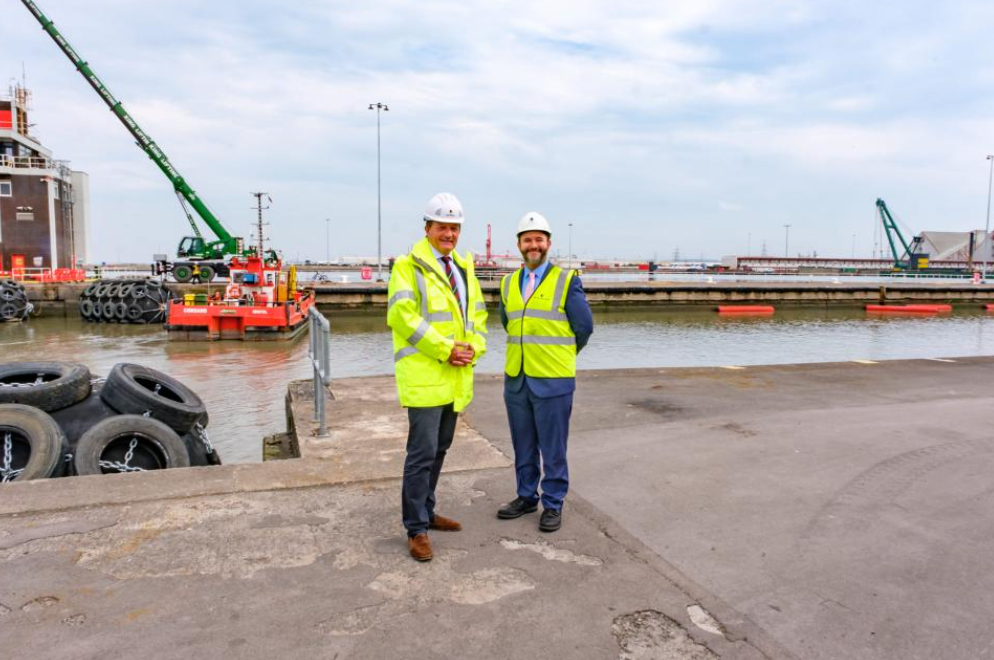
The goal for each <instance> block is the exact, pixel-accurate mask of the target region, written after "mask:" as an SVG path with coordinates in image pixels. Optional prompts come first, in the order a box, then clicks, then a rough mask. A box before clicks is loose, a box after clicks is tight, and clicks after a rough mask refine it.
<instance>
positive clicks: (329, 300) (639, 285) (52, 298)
mask: <svg viewBox="0 0 994 660" xmlns="http://www.w3.org/2000/svg"><path fill="white" fill-rule="evenodd" d="M26 286H27V289H28V296H29V298H30V299H31V301H32V302H33V303H34V304H35V306H36V307H38V308H39V310H40V312H41V313H42V314H45V315H51V316H59V315H75V314H76V313H77V312H76V304H77V302H78V300H79V296H80V294H81V293H82V291H83V289H84V288H86V286H87V284H86V283H62V284H56V283H45V284H35V283H29V284H27V285H26ZM220 287H223V284H222V285H211V286H209V287H208V286H207V285H203V284H175V283H173V284H170V285H169V288H170V289H172V290H174V291H176V292H177V293H179V294H180V295H183V294H186V293H210V292H213V291H214V290H217V289H219V288H220ZM481 288H482V289H483V295H484V298H485V299H486V300H487V303H488V304H491V305H494V306H495V305H496V304H497V300H498V296H499V292H498V283H497V282H496V281H493V282H481ZM307 289H308V290H310V291H313V292H314V295H315V298H316V300H317V304H318V307H319V308H321V309H376V308H385V307H386V304H387V286H386V283H381V282H357V283H320V284H316V285H311V286H308V287H307ZM584 289H585V290H586V292H587V299H588V300H589V301H590V303H591V304H592V305H595V306H614V305H633V306H634V305H663V306H672V307H676V308H679V307H693V306H698V307H706V306H713V305H726V304H763V305H797V306H833V305H837V306H862V305H865V304H909V303H926V302H927V303H948V304H977V305H981V304H991V303H994V284H972V283H958V282H952V283H950V282H893V283H890V282H888V283H884V284H880V283H874V282H842V283H834V282H832V283H825V282H586V283H585V284H584Z"/></svg>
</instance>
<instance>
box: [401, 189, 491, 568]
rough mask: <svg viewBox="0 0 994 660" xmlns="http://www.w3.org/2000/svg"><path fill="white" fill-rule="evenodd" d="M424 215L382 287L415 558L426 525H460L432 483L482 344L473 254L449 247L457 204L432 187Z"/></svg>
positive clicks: (424, 551)
mask: <svg viewBox="0 0 994 660" xmlns="http://www.w3.org/2000/svg"><path fill="white" fill-rule="evenodd" d="M424 222H425V238H424V239H422V240H421V241H419V242H418V243H416V244H415V245H414V248H413V249H412V250H411V252H410V254H406V255H404V256H402V257H400V258H398V259H397V261H396V262H395V263H394V265H393V270H392V272H391V274H390V286H389V289H388V293H387V295H388V297H389V301H388V307H387V325H389V326H390V329H391V330H392V331H393V361H394V371H395V374H396V378H397V394H398V396H399V397H400V405H402V406H404V407H405V408H407V417H408V423H409V427H408V435H407V458H406V460H405V462H404V482H403V487H402V494H401V497H402V502H403V506H402V509H403V521H404V527H405V529H406V530H407V539H408V540H407V546H408V551H409V552H410V553H411V556H412V557H414V558H415V559H417V560H418V561H428V560H430V559H431V557H432V549H431V542H430V541H429V539H428V530H429V529H434V530H440V531H453V532H455V531H459V530H460V529H462V526H461V525H460V524H459V523H458V522H456V521H455V520H452V519H451V518H446V517H444V516H440V515H438V514H436V513H435V486H436V485H437V484H438V475H439V473H440V472H441V471H442V462H443V461H444V460H445V453H446V451H448V449H449V446H450V445H451V444H452V437H453V435H454V434H455V430H456V418H457V417H458V414H459V412H460V411H461V410H462V409H464V408H465V407H466V406H467V405H469V402H470V401H471V400H472V398H473V365H475V364H476V361H477V360H478V359H480V356H482V355H483V353H484V352H485V351H486V348H487V343H486V332H487V306H486V304H485V303H484V301H483V293H482V292H481V291H480V283H479V282H478V281H477V279H476V275H475V274H474V271H473V256H472V255H471V254H470V253H468V252H467V253H466V256H464V257H461V256H459V254H458V253H456V243H457V242H458V241H459V232H460V229H461V228H462V222H463V209H462V204H460V202H459V200H458V199H456V197H455V195H452V194H450V193H439V194H437V195H435V196H434V197H432V198H431V199H430V200H429V201H428V207H427V208H426V209H425V213H424Z"/></svg>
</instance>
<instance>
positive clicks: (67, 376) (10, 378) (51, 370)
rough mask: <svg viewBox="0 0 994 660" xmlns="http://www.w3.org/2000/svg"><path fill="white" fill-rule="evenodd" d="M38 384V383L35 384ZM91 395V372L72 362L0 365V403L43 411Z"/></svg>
mask: <svg viewBox="0 0 994 660" xmlns="http://www.w3.org/2000/svg"><path fill="white" fill-rule="evenodd" d="M39 380H40V381H41V382H38V381H39ZM89 393H90V370H89V369H87V368H86V367H85V366H84V365H82V364H75V363H72V362H8V363H7V364H0V403H23V404H24V405H26V406H34V407H35V408H40V409H42V410H44V411H45V412H51V411H53V410H59V409H61V408H65V407H66V406H71V405H73V404H74V403H79V402H80V401H82V400H83V399H85V398H86V397H87V395H89Z"/></svg>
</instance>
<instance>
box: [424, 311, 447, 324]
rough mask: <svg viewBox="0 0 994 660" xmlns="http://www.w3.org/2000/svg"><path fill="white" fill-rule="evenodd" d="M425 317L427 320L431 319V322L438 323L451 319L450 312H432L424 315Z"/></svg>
mask: <svg viewBox="0 0 994 660" xmlns="http://www.w3.org/2000/svg"><path fill="white" fill-rule="evenodd" d="M425 318H426V319H428V320H429V321H431V322H432V323H440V322H442V321H451V320H452V312H432V313H430V314H429V315H428V316H426V317H425Z"/></svg>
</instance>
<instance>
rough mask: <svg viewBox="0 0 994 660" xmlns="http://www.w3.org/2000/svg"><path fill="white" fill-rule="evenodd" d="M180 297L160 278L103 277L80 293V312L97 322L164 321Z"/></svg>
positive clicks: (89, 319)
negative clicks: (121, 278) (172, 304)
mask: <svg viewBox="0 0 994 660" xmlns="http://www.w3.org/2000/svg"><path fill="white" fill-rule="evenodd" d="M177 297H178V296H177V295H176V294H174V293H173V292H172V291H170V290H169V289H168V288H167V287H166V285H165V284H163V283H162V282H160V281H158V280H152V279H143V280H100V281H98V282H93V283H92V284H90V285H89V286H87V287H86V288H85V289H83V293H81V294H80V296H79V303H78V306H79V315H80V316H82V317H83V320H84V321H91V322H94V323H162V322H163V321H165V320H166V313H167V311H168V307H169V301H170V300H173V299H175V298H177Z"/></svg>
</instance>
